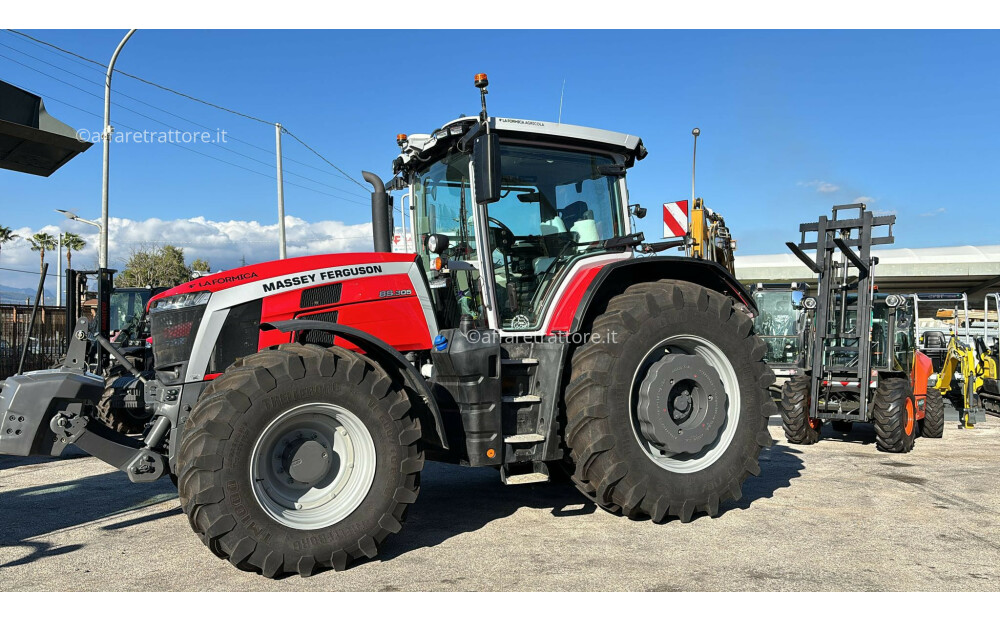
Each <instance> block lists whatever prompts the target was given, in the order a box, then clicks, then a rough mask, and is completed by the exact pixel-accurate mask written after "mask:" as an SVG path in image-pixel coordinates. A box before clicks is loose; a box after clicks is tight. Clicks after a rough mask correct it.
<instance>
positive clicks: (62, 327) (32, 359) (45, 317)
mask: <svg viewBox="0 0 1000 620" xmlns="http://www.w3.org/2000/svg"><path fill="white" fill-rule="evenodd" d="M30 320H31V306H22V305H16V306H15V305H0V379H5V378H7V377H9V376H11V375H13V374H15V373H16V372H17V364H18V362H19V361H20V359H21V348H22V347H23V346H24V339H25V336H26V335H27V332H28V322H29V321H30ZM65 353H66V309H65V308H62V307H59V306H39V308H38V314H37V315H36V316H35V327H34V329H33V330H32V332H31V341H30V343H29V345H28V354H27V356H25V358H24V370H25V371H28V370H41V369H43V368H49V367H51V366H52V365H53V364H54V363H55V362H56V361H57V360H58V359H59V358H60V357H61V356H62V355H64V354H65Z"/></svg>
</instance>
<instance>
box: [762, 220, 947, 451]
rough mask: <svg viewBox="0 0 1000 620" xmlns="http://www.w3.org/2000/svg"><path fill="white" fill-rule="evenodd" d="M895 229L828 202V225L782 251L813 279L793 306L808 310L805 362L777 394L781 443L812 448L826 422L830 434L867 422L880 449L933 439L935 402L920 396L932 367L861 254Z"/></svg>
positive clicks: (806, 227)
mask: <svg viewBox="0 0 1000 620" xmlns="http://www.w3.org/2000/svg"><path fill="white" fill-rule="evenodd" d="M895 222H896V217H895V215H879V216H876V215H875V214H873V213H872V212H871V211H868V210H867V207H866V206H865V205H864V204H863V203H857V204H849V205H838V206H835V207H833V217H832V218H828V217H826V216H821V217H820V218H819V221H818V222H808V223H805V224H801V225H800V226H799V232H800V235H801V238H800V241H799V243H797V244H796V243H792V242H789V243H787V244H786V245H787V246H788V248H789V249H790V250H791V251H792V253H793V254H794V255H795V256H796V257H797V258H798V259H799V260H801V261H802V262H803V263H804V264H805V265H806V266H807V267H808V268H809V269H810V270H811V271H812V272H813V273H815V274H816V276H817V279H818V286H817V293H816V296H815V297H810V298H806V299H803V306H804V307H806V308H809V309H811V310H813V313H814V314H813V321H812V326H811V328H810V329H809V330H808V331H807V332H806V341H807V345H806V346H807V348H808V350H809V356H808V357H807V361H806V365H805V366H804V367H803V369H802V370H803V372H802V373H801V374H800V375H798V376H795V377H793V378H792V379H790V380H789V381H788V382H787V383H785V384H784V385H783V386H782V391H781V402H780V403H779V409H780V410H781V412H782V425H783V427H784V431H785V437H786V438H787V439H788V441H789V442H790V443H794V444H813V443H816V442H817V441H819V438H820V434H821V430H822V427H823V424H824V423H825V422H827V421H830V422H831V425H832V426H833V429H834V430H835V431H840V432H849V431H850V430H851V428H852V426H853V424H854V423H855V422H866V423H872V424H874V426H875V434H876V445H877V447H878V449H879V450H881V451H883V452H896V453H899V452H909V451H910V450H912V449H913V444H914V442H915V440H916V437H917V435H918V433H919V434H922V435H923V436H925V437H940V436H941V434H942V432H943V428H944V401H943V399H942V398H941V394H940V392H938V391H937V390H934V389H928V383H929V381H930V379H931V375H932V373H933V369H932V364H931V360H930V358H929V357H927V356H926V355H925V354H923V353H921V352H920V351H918V350H917V347H916V320H915V318H914V314H913V309H912V307H910V305H909V304H908V303H907V302H908V298H907V296H905V295H895V294H890V295H887V294H883V293H878V291H877V288H876V286H875V277H874V270H875V267H876V265H878V257H875V256H872V255H871V248H872V247H873V246H875V245H887V244H891V243H893V240H894V238H893V234H892V227H893V225H894V224H895ZM813 235H815V237H814V238H813ZM807 239H808V240H807ZM809 250H814V251H815V260H814V259H813V258H810V256H809V255H808V254H806V252H807V251H809Z"/></svg>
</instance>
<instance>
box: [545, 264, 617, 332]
mask: <svg viewBox="0 0 1000 620" xmlns="http://www.w3.org/2000/svg"><path fill="white" fill-rule="evenodd" d="M603 268H604V265H595V266H593V267H588V268H586V269H581V270H580V271H579V272H577V273H576V275H574V276H573V280H572V281H571V282H570V283H569V286H567V287H566V292H565V293H564V294H563V296H562V298H561V299H559V300H557V301H556V308H555V311H554V312H553V313H552V320H550V321H549V325H548V329H547V333H548V334H549V335H550V336H551V335H553V334H557V333H566V332H568V331H569V330H570V328H571V327H572V326H573V318H574V317H575V316H576V311H577V310H579V308H580V301H581V300H582V299H583V294H584V293H586V292H587V288H589V287H590V283H591V282H593V281H594V278H595V277H597V273H598V272H599V271H600V270H601V269H603Z"/></svg>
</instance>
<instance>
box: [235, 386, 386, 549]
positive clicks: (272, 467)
mask: <svg viewBox="0 0 1000 620" xmlns="http://www.w3.org/2000/svg"><path fill="white" fill-rule="evenodd" d="M375 465H376V453H375V443H374V440H373V439H372V436H371V433H370V432H369V431H368V429H367V427H366V426H365V424H364V422H362V421H361V420H360V419H359V418H358V416H356V415H355V414H354V413H352V412H350V411H349V410H347V409H345V408H343V407H340V406H338V405H335V404H332V403H307V404H303V405H298V406H296V407H293V408H291V409H289V410H287V411H285V412H283V413H282V414H280V415H278V416H277V417H276V418H275V419H274V420H273V421H272V422H271V423H270V424H269V425H268V426H267V427H266V428H265V429H264V430H263V431H262V432H261V435H260V437H259V438H258V439H257V443H256V445H255V446H254V450H253V453H252V456H251V463H250V468H251V484H252V485H253V492H254V497H255V498H256V499H257V502H258V504H259V505H260V507H261V508H263V509H264V510H265V512H267V513H268V514H269V515H270V516H271V517H272V518H274V519H275V520H277V521H278V522H280V523H282V524H283V525H285V526H287V527H291V528H295V529H304V530H312V529H319V528H323V527H329V526H330V525H333V524H334V523H337V522H339V521H341V520H343V519H344V518H346V517H347V516H348V515H350V514H351V513H352V512H353V511H354V510H355V509H356V508H357V507H358V506H359V505H360V504H361V502H362V501H364V499H365V496H366V495H367V494H368V491H369V489H370V488H371V485H372V483H373V482H374V478H375Z"/></svg>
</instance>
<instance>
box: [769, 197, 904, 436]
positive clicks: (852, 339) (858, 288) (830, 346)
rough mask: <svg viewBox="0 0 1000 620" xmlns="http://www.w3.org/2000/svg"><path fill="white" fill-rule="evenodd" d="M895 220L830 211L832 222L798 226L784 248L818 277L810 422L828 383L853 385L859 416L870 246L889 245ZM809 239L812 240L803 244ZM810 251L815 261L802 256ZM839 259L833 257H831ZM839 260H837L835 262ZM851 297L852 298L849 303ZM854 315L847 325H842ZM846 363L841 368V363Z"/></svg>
mask: <svg viewBox="0 0 1000 620" xmlns="http://www.w3.org/2000/svg"><path fill="white" fill-rule="evenodd" d="M895 222H896V216H895V215H879V216H876V215H874V214H873V213H872V212H871V211H868V210H867V207H866V206H865V205H864V204H863V203H858V204H849V205H838V206H834V207H833V217H832V218H828V217H826V216H821V217H820V218H819V221H818V222H808V223H805V224H800V225H799V232H800V233H801V238H800V241H799V243H798V244H795V243H791V242H789V243H787V244H786V245H787V246H788V248H789V249H790V250H791V251H792V253H793V254H795V256H796V257H798V258H799V260H801V261H802V262H803V263H804V264H805V265H806V266H807V267H809V269H810V270H812V271H813V272H814V273H815V274H816V275H817V277H818V285H817V294H816V308H815V332H814V338H815V341H814V342H813V346H812V347H811V351H810V357H811V360H810V362H811V363H810V368H811V369H812V373H811V377H812V378H811V386H810V397H811V400H810V409H811V414H812V415H814V416H815V414H816V408H817V406H818V403H819V400H820V389H821V387H822V386H823V385H824V384H827V385H831V384H832V383H833V382H834V381H840V382H844V381H848V382H853V381H857V386H858V392H859V398H860V403H859V409H858V411H859V412H865V411H867V409H868V403H869V400H870V395H871V380H872V376H871V354H872V351H871V340H872V339H871V328H870V326H871V316H872V302H873V300H874V294H875V277H874V267H875V265H877V264H878V258H877V257H873V256H872V255H871V248H872V246H875V245H889V244H892V243H893V234H892V227H893V225H894V224H895ZM813 233H815V240H807V237H808V238H811V236H812V235H813ZM809 250H815V260H813V259H811V258H810V257H809V256H808V255H807V254H806V252H807V251H809ZM838 252H839V253H840V256H839V257H838V256H837V253H838ZM838 258H839V260H838ZM851 293H855V295H854V297H853V298H851V295H850V294H851ZM852 311H853V312H854V316H855V320H854V322H853V324H852V323H851V322H850V321H849V320H848V317H849V314H850V313H851V312H852ZM845 359H846V360H850V361H848V362H847V363H844V362H843V360H845Z"/></svg>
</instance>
